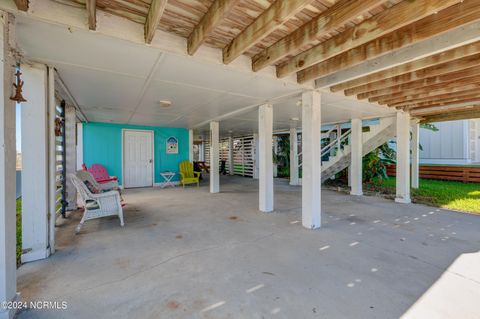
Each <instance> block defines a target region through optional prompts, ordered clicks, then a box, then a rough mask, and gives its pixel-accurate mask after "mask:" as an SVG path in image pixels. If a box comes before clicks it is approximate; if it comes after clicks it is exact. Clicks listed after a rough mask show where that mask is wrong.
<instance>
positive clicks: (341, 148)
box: [299, 117, 396, 183]
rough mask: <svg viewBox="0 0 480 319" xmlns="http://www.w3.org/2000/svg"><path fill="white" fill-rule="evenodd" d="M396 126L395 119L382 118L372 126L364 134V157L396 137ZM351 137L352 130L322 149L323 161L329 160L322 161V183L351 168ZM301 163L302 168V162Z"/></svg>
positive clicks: (323, 135) (324, 136)
mask: <svg viewBox="0 0 480 319" xmlns="http://www.w3.org/2000/svg"><path fill="white" fill-rule="evenodd" d="M395 125H396V121H395V117H388V118H382V119H380V123H379V124H376V125H370V126H369V128H370V130H369V131H368V132H363V133H362V140H363V148H362V151H363V152H362V153H363V156H365V155H367V154H368V153H370V152H371V151H373V150H375V149H376V148H377V147H379V146H381V145H382V144H384V143H386V142H388V141H389V140H390V139H392V138H393V137H394V136H395ZM330 132H331V131H329V132H327V133H324V134H322V138H326V137H327V136H328V134H329V133H330ZM350 135H351V130H348V131H346V132H344V133H343V134H342V135H341V136H340V137H339V138H338V137H337V138H336V139H334V140H333V141H331V142H330V143H329V144H328V145H326V146H324V147H322V159H325V158H328V160H327V161H323V160H322V183H323V182H325V181H326V180H327V179H329V178H331V177H332V176H334V175H335V174H336V173H338V172H340V171H342V170H344V169H345V168H347V167H348V166H350V161H351V156H350V153H351V151H350V145H349V144H350V143H349V140H350ZM299 155H300V156H301V154H299ZM299 163H300V166H301V161H299Z"/></svg>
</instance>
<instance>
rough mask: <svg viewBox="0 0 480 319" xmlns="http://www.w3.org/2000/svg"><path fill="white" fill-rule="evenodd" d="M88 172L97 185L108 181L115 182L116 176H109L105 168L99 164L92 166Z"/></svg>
mask: <svg viewBox="0 0 480 319" xmlns="http://www.w3.org/2000/svg"><path fill="white" fill-rule="evenodd" d="M88 172H89V173H90V174H92V176H93V178H95V180H96V181H97V182H99V183H106V182H110V181H116V180H117V177H116V176H109V175H108V171H107V168H106V167H105V166H103V165H101V164H93V165H92V166H90V168H89V169H88Z"/></svg>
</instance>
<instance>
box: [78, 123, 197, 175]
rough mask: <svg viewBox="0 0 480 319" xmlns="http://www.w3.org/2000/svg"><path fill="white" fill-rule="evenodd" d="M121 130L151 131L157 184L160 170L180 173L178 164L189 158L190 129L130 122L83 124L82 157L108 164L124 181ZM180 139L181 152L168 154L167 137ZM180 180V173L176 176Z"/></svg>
mask: <svg viewBox="0 0 480 319" xmlns="http://www.w3.org/2000/svg"><path fill="white" fill-rule="evenodd" d="M122 129H134V130H152V131H153V135H154V154H155V155H154V157H155V177H154V181H155V183H159V182H162V181H163V179H162V177H161V176H160V172H163V171H172V172H178V164H179V163H180V162H181V161H183V160H188V144H189V141H188V138H189V137H188V130H187V129H184V128H169V127H152V126H139V125H127V124H111V123H96V122H89V123H84V124H83V160H84V162H85V164H86V165H87V166H88V167H90V165H92V164H95V163H98V164H102V165H104V166H106V167H107V169H108V173H109V174H110V175H114V176H118V178H119V183H120V184H123V181H122ZM170 136H175V137H176V138H178V154H167V153H166V143H165V142H166V140H167V138H169V137H170ZM175 180H178V175H177V176H176V179H175Z"/></svg>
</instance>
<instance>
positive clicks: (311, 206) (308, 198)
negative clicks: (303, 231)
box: [302, 91, 322, 229]
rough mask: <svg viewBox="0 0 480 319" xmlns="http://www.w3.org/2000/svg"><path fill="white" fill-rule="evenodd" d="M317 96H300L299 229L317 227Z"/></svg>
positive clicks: (319, 167) (319, 166) (319, 169)
mask: <svg viewBox="0 0 480 319" xmlns="http://www.w3.org/2000/svg"><path fill="white" fill-rule="evenodd" d="M321 124H322V120H321V96H320V93H319V92H317V91H308V92H304V93H303V94H302V157H303V164H302V169H303V176H302V225H303V226H304V227H305V228H308V229H316V228H319V227H320V226H321V191H322V187H321V186H322V164H321V163H322V162H321V147H320V138H321V132H320V130H321Z"/></svg>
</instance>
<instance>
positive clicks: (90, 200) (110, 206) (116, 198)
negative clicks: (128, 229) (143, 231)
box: [69, 172, 124, 233]
mask: <svg viewBox="0 0 480 319" xmlns="http://www.w3.org/2000/svg"><path fill="white" fill-rule="evenodd" d="M87 174H90V173H88V172H87ZM69 178H70V180H71V181H72V183H73V185H74V186H75V188H76V189H77V191H78V193H79V194H80V197H81V200H82V202H83V204H84V207H85V211H84V213H83V217H82V220H81V221H80V223H79V224H78V226H77V228H76V233H78V232H80V229H81V228H82V226H83V223H85V221H87V220H89V219H95V218H101V217H105V216H114V215H118V218H119V219H120V226H122V227H123V226H124V223H123V209H122V204H121V200H120V193H119V192H118V191H117V190H109V191H106V192H103V193H98V194H93V193H92V192H90V190H89V189H88V187H87V185H85V183H84V182H83V181H82V180H81V179H80V178H78V177H77V176H76V175H75V174H69ZM92 178H93V177H92Z"/></svg>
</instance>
